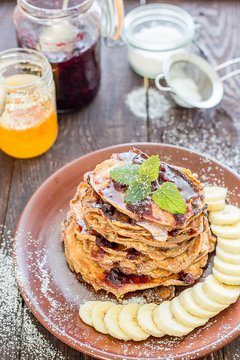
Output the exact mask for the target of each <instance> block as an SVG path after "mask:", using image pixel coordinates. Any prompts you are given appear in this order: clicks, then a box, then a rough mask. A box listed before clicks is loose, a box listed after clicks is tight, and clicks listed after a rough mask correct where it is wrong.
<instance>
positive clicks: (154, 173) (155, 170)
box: [139, 155, 160, 182]
mask: <svg viewBox="0 0 240 360" xmlns="http://www.w3.org/2000/svg"><path fill="white" fill-rule="evenodd" d="M159 166H160V160H159V156H158V155H153V156H151V157H150V158H148V159H147V160H145V161H144V162H143V163H142V165H141V166H140V169H139V175H145V176H148V177H149V180H150V181H151V182H152V181H155V180H157V178H158V174H159Z"/></svg>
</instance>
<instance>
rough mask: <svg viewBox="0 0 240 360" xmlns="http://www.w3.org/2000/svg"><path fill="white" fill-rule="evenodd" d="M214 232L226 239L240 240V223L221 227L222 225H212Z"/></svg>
mask: <svg viewBox="0 0 240 360" xmlns="http://www.w3.org/2000/svg"><path fill="white" fill-rule="evenodd" d="M211 229H212V232H213V233H214V234H215V235H217V236H219V237H223V238H224V239H239V238H240V221H238V222H236V223H235V224H233V225H231V226H230V225H229V226H221V225H213V224H212V225H211Z"/></svg>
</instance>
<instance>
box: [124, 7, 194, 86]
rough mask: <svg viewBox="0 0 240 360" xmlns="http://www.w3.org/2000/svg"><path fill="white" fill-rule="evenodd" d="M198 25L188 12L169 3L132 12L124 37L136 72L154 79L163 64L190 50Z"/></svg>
mask: <svg viewBox="0 0 240 360" xmlns="http://www.w3.org/2000/svg"><path fill="white" fill-rule="evenodd" d="M195 29H196V25H195V23H194V20H193V18H192V17H191V15H190V14H188V13H187V12H186V11H185V10H183V9H182V8H180V7H178V6H174V5H169V4H150V5H144V6H140V7H137V8H136V9H134V10H132V11H130V12H129V13H128V14H127V16H126V17H125V19H124V24H123V30H122V38H123V40H124V42H125V43H126V45H127V48H128V60H129V62H130V65H131V66H132V68H133V70H134V71H135V72H136V73H138V74H139V75H142V76H144V77H148V78H151V79H154V78H155V77H156V76H157V75H158V74H159V73H161V72H162V63H163V61H164V60H165V59H166V58H168V57H169V56H170V55H172V54H174V53H177V52H178V53H183V52H188V51H189V50H190V46H191V44H192V42H193V40H194V37H195V32H196V31H195Z"/></svg>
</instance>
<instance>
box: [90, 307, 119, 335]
mask: <svg viewBox="0 0 240 360" xmlns="http://www.w3.org/2000/svg"><path fill="white" fill-rule="evenodd" d="M114 305H115V304H114V303H112V302H111V301H104V302H100V304H96V305H95V306H94V307H93V310H92V323H93V326H94V328H95V329H96V330H97V331H99V332H101V333H103V334H109V332H108V329H107V328H106V325H105V323H104V317H105V315H106V313H107V311H108V310H109V309H110V308H111V307H112V306H114Z"/></svg>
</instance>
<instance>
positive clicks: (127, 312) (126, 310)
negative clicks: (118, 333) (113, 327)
mask: <svg viewBox="0 0 240 360" xmlns="http://www.w3.org/2000/svg"><path fill="white" fill-rule="evenodd" d="M140 307H141V305H139V304H128V305H125V306H123V308H122V311H121V312H120V314H119V325H120V328H121V329H122V330H123V332H125V333H126V334H127V335H128V336H129V337H130V338H131V339H132V340H135V341H141V340H145V339H147V338H148V337H149V334H148V333H146V332H145V331H144V330H143V329H142V328H141V327H140V326H139V325H138V322H137V314H138V310H139V308H140Z"/></svg>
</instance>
